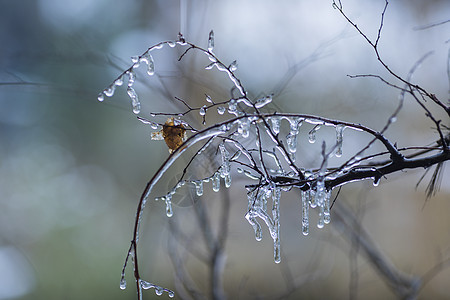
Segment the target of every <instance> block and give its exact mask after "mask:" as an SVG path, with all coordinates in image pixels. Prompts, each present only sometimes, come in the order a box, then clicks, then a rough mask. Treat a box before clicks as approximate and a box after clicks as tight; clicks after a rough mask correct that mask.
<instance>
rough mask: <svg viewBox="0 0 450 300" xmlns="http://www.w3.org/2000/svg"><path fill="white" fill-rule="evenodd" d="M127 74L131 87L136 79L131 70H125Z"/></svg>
mask: <svg viewBox="0 0 450 300" xmlns="http://www.w3.org/2000/svg"><path fill="white" fill-rule="evenodd" d="M127 75H128V86H129V87H132V86H133V84H134V82H135V81H136V74H135V73H134V71H133V70H131V71H128V72H127Z"/></svg>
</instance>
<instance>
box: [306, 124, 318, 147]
mask: <svg viewBox="0 0 450 300" xmlns="http://www.w3.org/2000/svg"><path fill="white" fill-rule="evenodd" d="M319 129H320V124H317V125H316V126H314V128H313V129H311V131H310V132H309V134H308V140H309V142H310V143H311V144H314V143H315V142H316V132H317V130H319Z"/></svg>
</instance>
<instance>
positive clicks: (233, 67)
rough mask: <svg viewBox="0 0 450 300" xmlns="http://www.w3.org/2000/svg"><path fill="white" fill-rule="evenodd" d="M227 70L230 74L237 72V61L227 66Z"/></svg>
mask: <svg viewBox="0 0 450 300" xmlns="http://www.w3.org/2000/svg"><path fill="white" fill-rule="evenodd" d="M228 69H229V70H230V71H231V72H234V71H236V70H237V61H233V62H232V63H231V64H230V65H229V66H228Z"/></svg>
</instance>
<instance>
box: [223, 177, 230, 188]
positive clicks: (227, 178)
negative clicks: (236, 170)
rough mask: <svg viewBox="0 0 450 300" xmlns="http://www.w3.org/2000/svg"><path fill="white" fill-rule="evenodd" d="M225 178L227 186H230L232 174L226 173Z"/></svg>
mask: <svg viewBox="0 0 450 300" xmlns="http://www.w3.org/2000/svg"><path fill="white" fill-rule="evenodd" d="M224 180H225V187H226V188H229V187H230V186H231V175H230V174H228V175H225V178H224Z"/></svg>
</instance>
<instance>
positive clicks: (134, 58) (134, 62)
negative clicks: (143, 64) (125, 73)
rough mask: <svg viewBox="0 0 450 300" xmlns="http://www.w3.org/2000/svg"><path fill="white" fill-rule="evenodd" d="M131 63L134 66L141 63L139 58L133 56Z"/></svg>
mask: <svg viewBox="0 0 450 300" xmlns="http://www.w3.org/2000/svg"><path fill="white" fill-rule="evenodd" d="M131 62H132V63H133V64H136V63H138V62H139V56H137V55H133V56H132V57H131Z"/></svg>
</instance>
